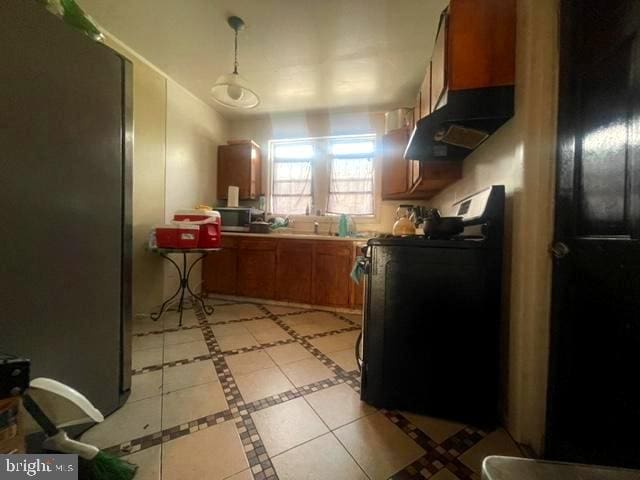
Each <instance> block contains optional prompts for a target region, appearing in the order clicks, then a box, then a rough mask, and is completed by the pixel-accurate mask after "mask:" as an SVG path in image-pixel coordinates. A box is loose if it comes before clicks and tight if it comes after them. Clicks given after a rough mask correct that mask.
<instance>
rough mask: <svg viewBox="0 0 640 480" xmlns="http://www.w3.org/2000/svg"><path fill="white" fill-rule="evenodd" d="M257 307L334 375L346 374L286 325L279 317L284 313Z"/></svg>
mask: <svg viewBox="0 0 640 480" xmlns="http://www.w3.org/2000/svg"><path fill="white" fill-rule="evenodd" d="M257 307H258V308H259V309H261V310H262V311H263V312H265V313H268V314H269V315H270V317H271V320H273V321H274V322H275V323H276V324H277V325H278V326H279V327H280V328H282V329H283V330H284V331H285V332H287V333H288V334H289V335H291V337H293V339H294V340H295V341H296V342H297V343H299V344H300V345H302V346H303V347H304V348H305V349H306V350H307V351H308V352H309V353H310V354H311V355H313V356H314V357H315V358H317V359H318V360H319V361H320V362H321V363H322V364H323V365H324V366H325V367H327V368H328V369H329V370H331V371H332V372H333V373H334V375H336V376H341V377H343V378H344V377H345V376H347V375H346V374H347V372H346V371H345V370H344V369H343V368H342V367H340V366H339V365H338V364H337V363H336V362H334V361H333V360H331V359H330V358H329V357H328V356H326V355H325V354H324V353H322V352H321V351H320V350H318V349H317V348H316V347H315V346H313V345H312V344H311V343H309V342H308V340H307V339H306V338H305V337H304V336H303V335H300V334H299V333H298V332H296V331H295V330H294V329H293V328H292V327H290V326H289V325H287V324H286V323H285V322H284V321H283V320H282V319H281V318H280V317H282V316H286V315H276V314H274V313H271V312H269V310H268V309H267V307H265V306H263V305H257ZM357 388H358V389H357V390H356V391H357V392H359V391H360V385H358V387H357ZM354 389H355V388H354Z"/></svg>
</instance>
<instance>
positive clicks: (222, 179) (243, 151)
mask: <svg viewBox="0 0 640 480" xmlns="http://www.w3.org/2000/svg"><path fill="white" fill-rule="evenodd" d="M251 152H252V144H250V143H241V144H237V145H220V146H219V147H218V199H221V200H226V199H227V191H228V188H229V186H230V185H234V186H237V187H239V189H240V193H239V196H240V199H242V200H248V199H253V198H255V179H254V180H253V182H254V187H253V192H252V178H251V177H252V175H251V172H252V168H251Z"/></svg>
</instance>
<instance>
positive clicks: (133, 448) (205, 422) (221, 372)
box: [104, 302, 360, 480]
mask: <svg viewBox="0 0 640 480" xmlns="http://www.w3.org/2000/svg"><path fill="white" fill-rule="evenodd" d="M245 303H248V302H238V304H245ZM253 305H256V304H253ZM216 306H218V305H216ZM258 306H259V308H260V305H258ZM261 310H263V311H265V312H267V310H266V309H265V308H261ZM310 311H315V310H312V309H306V310H304V311H300V312H299V311H296V312H291V313H286V314H281V315H275V314H273V313H271V312H268V313H266V314H265V315H261V316H259V317H257V318H247V319H240V320H237V321H249V320H254V319H264V318H270V319H272V320H274V322H275V323H277V324H278V325H279V326H281V327H282V328H283V329H285V330H286V331H287V332H288V333H289V334H290V335H293V336H295V337H297V338H292V339H291V340H282V341H278V342H273V344H274V345H280V344H289V343H301V344H302V346H303V347H304V348H306V349H307V350H308V351H309V352H310V353H311V354H313V355H314V356H315V357H316V358H318V360H320V361H321V362H323V363H324V364H325V365H327V367H329V368H331V367H333V368H331V369H332V371H333V372H334V373H336V375H335V376H334V377H332V378H328V379H325V380H321V381H318V382H315V383H311V384H308V385H304V386H302V387H294V388H293V389H291V390H288V391H285V392H282V393H279V394H276V395H273V396H270V397H266V398H263V399H259V400H256V401H254V402H251V403H248V404H245V403H244V401H243V400H242V396H241V394H240V391H239V389H238V387H237V385H236V384H235V380H234V379H233V376H232V374H231V371H230V369H229V368H228V366H227V364H226V360H225V356H229V355H233V354H234V353H244V351H243V350H246V351H252V350H260V349H262V348H265V347H269V346H273V345H272V344H263V345H260V346H256V347H249V348H247V349H240V350H238V351H231V352H222V351H221V349H220V346H219V345H218V342H217V340H216V338H215V335H214V334H213V330H212V329H211V326H212V324H210V323H208V321H207V320H208V319H207V317H206V315H205V314H204V312H203V311H202V309H201V308H196V309H195V314H196V318H197V319H198V321H199V324H198V325H196V326H190V327H188V328H200V329H201V331H202V333H203V336H204V339H205V343H206V344H207V347H208V348H209V351H210V352H211V353H210V354H209V355H201V356H198V357H195V358H193V359H185V360H177V361H174V362H167V363H166V364H163V365H154V366H149V367H144V368H142V369H138V370H137V371H135V372H136V373H135V374H140V373H148V372H151V371H155V370H160V369H162V368H165V365H166V367H167V368H168V367H170V366H178V365H186V364H189V363H194V362H196V361H203V360H212V362H213V364H214V368H215V370H216V374H217V376H218V379H219V381H220V383H221V385H222V388H223V392H224V394H225V398H226V400H227V403H228V405H229V406H230V408H228V409H226V410H223V411H220V412H216V413H213V414H210V415H207V416H204V417H201V418H197V419H195V420H191V421H189V422H188V423H185V424H182V425H176V426H173V427H170V428H166V429H163V430H162V431H160V432H154V433H151V434H148V435H145V436H142V437H138V438H135V439H132V440H130V441H127V442H124V443H122V444H119V445H114V446H111V447H108V448H106V449H104V450H105V451H106V452H107V453H110V454H112V455H115V456H123V455H129V454H132V453H136V452H139V451H141V450H145V449H147V448H151V447H153V446H155V445H159V444H161V443H164V442H168V441H171V440H175V439H177V438H180V437H182V436H185V435H189V434H191V433H195V432H197V431H199V430H202V429H204V428H208V427H212V426H214V425H217V424H218V423H222V422H225V421H228V420H231V419H238V418H241V419H242V421H243V422H247V423H252V420H251V416H250V414H251V413H254V412H257V411H260V410H262V409H264V408H269V407H272V406H274V405H278V404H280V403H284V402H287V401H289V400H294V399H296V398H299V397H301V396H303V395H307V394H310V393H315V392H318V391H321V390H324V389H326V388H330V387H333V386H336V385H339V384H342V383H345V384H347V385H349V386H350V387H351V388H352V389H354V390H356V391H357V392H359V391H360V379H359V374H358V372H357V371H354V372H345V371H344V370H343V369H342V368H341V367H339V366H338V365H337V364H335V362H333V361H332V360H331V359H329V358H328V357H326V356H325V355H324V354H323V353H322V352H320V351H319V350H318V349H316V348H315V347H314V346H313V345H311V344H310V343H308V342H307V341H306V337H304V336H302V335H300V334H298V333H297V332H295V330H293V329H291V327H289V326H288V325H286V324H285V323H284V322H282V321H281V320H279V318H278V317H282V316H289V315H292V314H294V315H298V314H300V313H306V312H310ZM344 320H345V321H346V322H348V323H350V324H352V325H354V326H357V324H356V323H355V322H352V321H351V320H349V319H346V318H345V319H344ZM220 324H222V322H220V323H215V324H214V325H220ZM349 328H352V327H349ZM358 328H359V327H358ZM342 330H343V329H340V330H337V331H333V332H326V333H327V334H336V333H342ZM309 337H312V338H315V335H310V336H309ZM232 352H233V353H232ZM245 427H246V428H247V430H246V431H248V432H251V431H252V428H249V427H250V425H245ZM239 428H242V427H239ZM252 437H253V435H251V436H249V438H252ZM241 440H242V441H243V445H244V447H245V451H247V449H249V450H253V451H256V452H261V451H262V450H263V449H264V445H262V441H261V440H260V441H259V442H257V443H258V444H257V445H256V444H255V443H251V445H248V444H247V443H246V442H247V440H246V435H245V436H243V435H242V433H241ZM261 457H262V458H264V457H263V456H262V453H259V454H257V456H256V458H258V459H260V458H261ZM248 460H249V458H248ZM253 460H255V459H253ZM269 463H270V461H269ZM250 465H251V462H250ZM253 467H254V465H252V472H254V468H253ZM261 467H262V468H263V469H264V470H265V471H268V470H269V467H268V466H267V468H264V467H263V466H262V465H261ZM258 473H259V472H258ZM254 477H255V478H257V479H258V480H263V479H266V478H269V477H266V476H260V475H256V474H255V473H254ZM273 478H277V477H272V478H270V480H273Z"/></svg>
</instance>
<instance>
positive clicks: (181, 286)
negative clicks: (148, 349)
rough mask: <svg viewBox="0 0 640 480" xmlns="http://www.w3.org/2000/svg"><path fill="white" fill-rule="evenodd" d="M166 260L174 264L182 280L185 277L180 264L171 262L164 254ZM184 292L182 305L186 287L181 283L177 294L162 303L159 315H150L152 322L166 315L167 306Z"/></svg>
mask: <svg viewBox="0 0 640 480" xmlns="http://www.w3.org/2000/svg"><path fill="white" fill-rule="evenodd" d="M161 256H162V257H163V258H164V259H166V260H168V261H169V262H171V263H172V265H173V266H174V267H176V270H177V271H178V276H179V277H180V278H182V277H183V274H182V271H181V270H180V267H179V266H178V264H177V263H176V262H174V261H173V260H171V258H170V257H169V256H168V255H165V254H162V255H161ZM181 292H182V296H181V303H182V297H183V296H184V286H183V285H182V282H180V286H179V287H178V289H177V290H176V293H174V294H173V295H171V296H170V297H169V298H168V299H167V300H165V301H164V302H163V303H162V306H161V307H160V311H159V312H157V313H152V314H151V315H150V317H151V320H153V321H154V322H155V321H157V320H159V319H160V317H161V316H162V315H163V314H164V312H165V309H166V308H167V305H169V303H171V302H172V301H173V300H174V299H175V298H176V297H177V296H178V294H179V293H181Z"/></svg>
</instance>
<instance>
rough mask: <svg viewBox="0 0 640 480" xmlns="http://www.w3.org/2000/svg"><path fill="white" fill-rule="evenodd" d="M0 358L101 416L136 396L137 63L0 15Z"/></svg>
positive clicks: (51, 23) (30, 20) (18, 14)
mask: <svg viewBox="0 0 640 480" xmlns="http://www.w3.org/2000/svg"><path fill="white" fill-rule="evenodd" d="M0 9H1V13H0V245H1V248H0V352H6V353H10V354H15V355H19V356H23V357H28V358H30V359H31V360H32V378H33V377H38V376H46V377H51V378H54V379H57V380H59V381H62V382H64V383H67V384H69V385H71V386H72V387H74V388H76V389H77V390H79V391H80V392H82V393H84V394H85V395H86V396H87V397H88V398H89V399H90V400H91V401H92V402H94V404H95V405H96V406H97V407H98V408H99V409H100V410H102V412H103V413H105V414H108V413H110V412H112V411H113V410H115V409H116V408H117V407H118V406H119V405H120V404H121V403H122V402H123V401H124V400H125V399H126V395H127V392H128V390H129V388H130V380H131V377H130V372H131V352H130V344H131V338H130V335H131V334H130V328H131V324H130V320H131V305H130V304H131V300H130V299H131V279H130V278H131V147H132V135H133V134H132V91H131V87H132V66H131V63H130V62H128V61H127V60H126V59H124V58H123V57H121V56H119V55H118V54H116V53H115V52H114V51H113V50H111V49H110V48H108V47H106V46H104V45H102V44H99V43H96V42H94V41H93V40H91V39H89V38H88V37H86V36H85V35H83V34H82V33H80V32H78V31H76V30H74V29H72V28H71V27H69V26H67V25H66V24H65V23H64V22H62V21H61V20H60V19H59V18H57V17H55V16H54V15H52V14H50V13H49V12H47V11H46V10H45V9H44V8H43V6H42V5H41V4H39V3H38V2H36V1H35V0H4V1H3V2H2V6H1V7H0Z"/></svg>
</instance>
